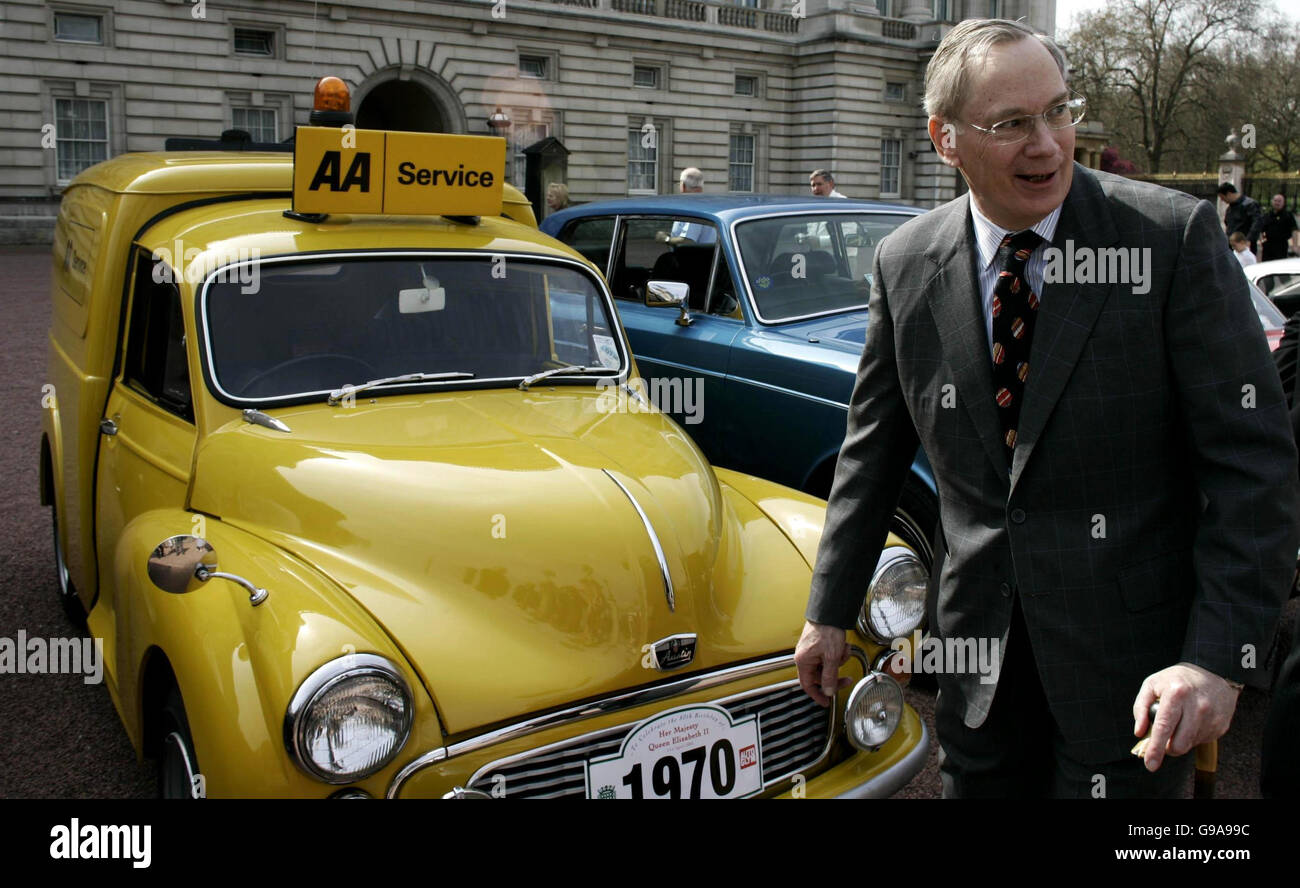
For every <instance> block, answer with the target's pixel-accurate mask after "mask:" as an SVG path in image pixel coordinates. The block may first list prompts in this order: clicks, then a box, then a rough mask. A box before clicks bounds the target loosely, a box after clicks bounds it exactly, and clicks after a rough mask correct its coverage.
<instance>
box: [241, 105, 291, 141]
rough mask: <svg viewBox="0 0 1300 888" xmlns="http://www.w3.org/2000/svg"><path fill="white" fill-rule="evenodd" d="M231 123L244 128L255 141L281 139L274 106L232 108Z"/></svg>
mask: <svg viewBox="0 0 1300 888" xmlns="http://www.w3.org/2000/svg"><path fill="white" fill-rule="evenodd" d="M230 114H231V125H232V126H233V127H234V128H235V129H240V130H243V131H244V132H246V133H248V135H249V136H251V137H252V139H253V141H254V142H278V141H280V135H279V127H278V126H277V125H276V119H275V118H276V114H275V109H274V108H231V109H230Z"/></svg>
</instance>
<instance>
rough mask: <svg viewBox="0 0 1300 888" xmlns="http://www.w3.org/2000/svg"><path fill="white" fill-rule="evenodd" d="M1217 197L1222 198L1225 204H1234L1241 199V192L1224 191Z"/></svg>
mask: <svg viewBox="0 0 1300 888" xmlns="http://www.w3.org/2000/svg"><path fill="white" fill-rule="evenodd" d="M1219 197H1220V198H1222V199H1223V202H1224V203H1226V204H1235V203H1236V202H1237V201H1239V200H1240V199H1241V193H1240V192H1238V191H1226V192H1224V193H1223V194H1220V195H1219Z"/></svg>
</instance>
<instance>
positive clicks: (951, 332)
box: [924, 194, 1041, 478]
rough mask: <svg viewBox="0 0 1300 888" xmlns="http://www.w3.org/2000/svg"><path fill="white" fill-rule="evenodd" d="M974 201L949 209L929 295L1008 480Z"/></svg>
mask: <svg viewBox="0 0 1300 888" xmlns="http://www.w3.org/2000/svg"><path fill="white" fill-rule="evenodd" d="M969 201H970V195H969V194H967V195H964V196H963V197H961V198H959V199H958V200H956V201H954V202H953V203H952V204H950V205H949V207H950V208H951V209H950V211H949V212H948V217H947V218H946V219H945V220H944V222H943V224H942V226H941V227H940V228H939V231H938V236H937V237H936V238H935V239H934V240H933V241H932V242H931V244H930V246H929V247H928V248H927V249H926V258H927V259H928V260H929V262H930V265H929V266H928V267H927V269H926V273H927V274H928V275H930V276H929V277H928V278H927V279H926V281H925V283H924V289H925V292H926V297H927V298H928V299H929V302H930V312H931V314H933V316H934V323H935V326H936V327H937V328H938V331H939V339H940V341H941V342H942V343H943V356H944V362H945V363H946V364H947V365H948V367H949V368H951V370H952V381H953V384H954V385H955V386H956V388H957V394H958V398H959V400H960V401H961V403H962V404H963V405H964V406H965V408H966V412H967V413H969V414H970V418H971V422H973V423H974V424H975V429H976V430H977V431H978V432H979V436H980V441H982V442H983V444H984V450H985V451H986V452H987V453H988V456H989V459H990V460H992V461H993V465H994V466H995V467H996V469H997V475H998V477H1000V478H1005V477H1006V471H1007V458H1006V456H1005V454H1004V452H1003V449H1002V425H1001V423H1000V422H999V421H998V415H997V408H996V406H995V405H994V402H993V370H992V366H991V364H990V358H989V342H988V330H987V327H986V324H985V321H984V306H983V303H982V301H981V299H980V289H979V278H978V276H977V275H976V273H975V256H976V252H975V232H974V228H973V226H972V223H971V218H970V206H969ZM936 212H938V211H936ZM1040 323H1041V321H1040Z"/></svg>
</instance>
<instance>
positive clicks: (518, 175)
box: [510, 111, 551, 191]
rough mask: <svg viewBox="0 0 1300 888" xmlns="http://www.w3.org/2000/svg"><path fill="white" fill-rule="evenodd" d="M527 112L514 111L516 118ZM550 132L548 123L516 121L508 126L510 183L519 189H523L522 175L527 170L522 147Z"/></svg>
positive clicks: (544, 136)
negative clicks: (511, 164)
mask: <svg viewBox="0 0 1300 888" xmlns="http://www.w3.org/2000/svg"><path fill="white" fill-rule="evenodd" d="M527 114H528V112H526V111H518V112H516V119H518V118H519V117H526V116H527ZM550 134H551V125H550V124H549V123H516V124H515V125H514V126H512V127H511V128H510V144H511V149H512V155H511V156H512V158H513V159H512V161H511V162H512V163H513V165H514V169H513V170H512V171H511V173H510V184H511V185H513V186H515V187H516V188H518V189H519V190H520V191H522V190H523V189H524V176H525V175H526V174H527V172H528V155H526V154H524V149H525V148H527V147H528V146H529V145H531V144H533V143H534V142H540V141H541V140H542V139H545V138H546V137H547V136H549V135H550Z"/></svg>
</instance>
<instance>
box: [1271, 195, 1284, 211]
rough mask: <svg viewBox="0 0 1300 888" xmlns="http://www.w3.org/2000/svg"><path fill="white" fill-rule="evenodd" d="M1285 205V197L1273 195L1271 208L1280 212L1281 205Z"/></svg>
mask: <svg viewBox="0 0 1300 888" xmlns="http://www.w3.org/2000/svg"><path fill="white" fill-rule="evenodd" d="M1284 206H1286V198H1285V197H1283V196H1282V195H1280V194H1275V195H1273V209H1274V210H1275V211H1277V212H1279V213H1280V212H1282V207H1284Z"/></svg>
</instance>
